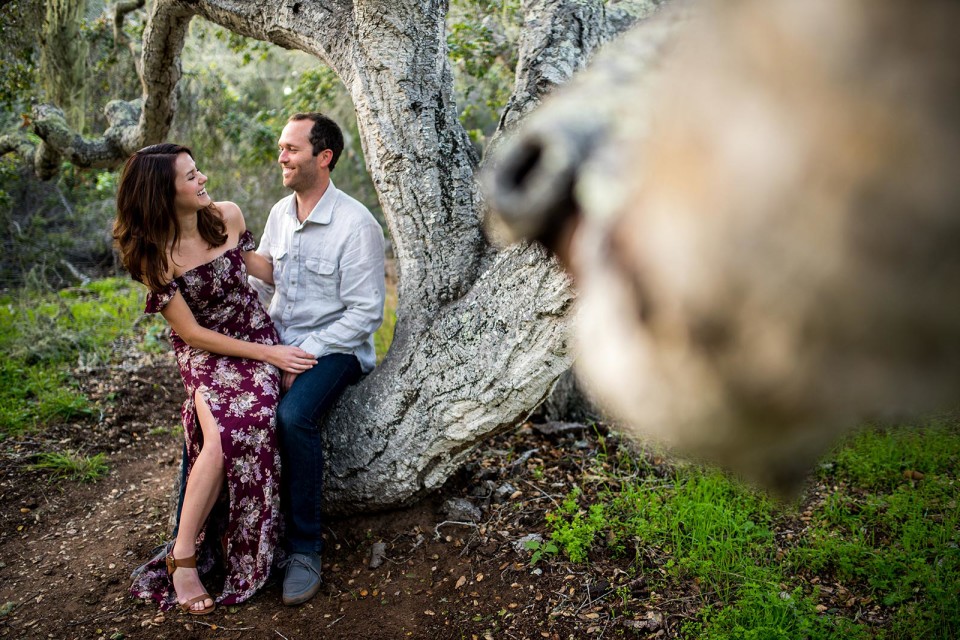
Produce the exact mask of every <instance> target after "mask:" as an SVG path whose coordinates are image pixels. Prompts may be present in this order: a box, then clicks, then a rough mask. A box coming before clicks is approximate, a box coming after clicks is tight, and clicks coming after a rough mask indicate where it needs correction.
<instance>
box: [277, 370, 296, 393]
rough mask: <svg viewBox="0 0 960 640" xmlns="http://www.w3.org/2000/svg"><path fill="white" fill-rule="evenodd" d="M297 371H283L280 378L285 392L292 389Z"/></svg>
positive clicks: (281, 387) (281, 386)
mask: <svg viewBox="0 0 960 640" xmlns="http://www.w3.org/2000/svg"><path fill="white" fill-rule="evenodd" d="M298 375H299V374H297V373H287V372H286V371H284V372H283V375H282V376H281V378H280V389H281V390H283V391H284V392H287V391H290V387H292V386H293V381H294V380H296V379H297V376H298Z"/></svg>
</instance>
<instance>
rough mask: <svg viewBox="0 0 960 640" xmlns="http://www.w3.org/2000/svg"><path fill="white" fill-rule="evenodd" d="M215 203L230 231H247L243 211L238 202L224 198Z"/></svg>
mask: <svg viewBox="0 0 960 640" xmlns="http://www.w3.org/2000/svg"><path fill="white" fill-rule="evenodd" d="M214 205H215V206H216V207H217V210H218V211H219V212H220V215H221V216H222V217H223V223H224V224H225V225H227V230H228V231H229V232H231V233H233V232H239V233H243V232H244V231H246V229H247V226H246V223H245V222H244V220H243V212H242V211H241V210H240V207H239V206H237V204H236V203H234V202H230V201H229V200H224V201H223V202H215V203H214Z"/></svg>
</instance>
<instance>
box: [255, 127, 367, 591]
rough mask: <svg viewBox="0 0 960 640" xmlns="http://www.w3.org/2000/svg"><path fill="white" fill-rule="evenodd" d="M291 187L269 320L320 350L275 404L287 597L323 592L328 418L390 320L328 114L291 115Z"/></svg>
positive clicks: (273, 217)
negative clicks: (339, 178)
mask: <svg viewBox="0 0 960 640" xmlns="http://www.w3.org/2000/svg"><path fill="white" fill-rule="evenodd" d="M279 146H280V156H279V162H280V167H281V169H282V171H283V185H284V186H285V187H289V188H290V189H292V190H293V193H292V194H291V195H289V196H287V197H286V198H284V199H282V200H280V201H279V202H278V203H277V204H276V205H274V207H273V209H271V211H270V216H269V217H268V218H267V224H266V227H265V229H264V232H263V237H262V238H261V240H260V246H259V247H258V249H257V253H259V254H261V255H262V256H264V257H265V258H267V259H268V260H270V261H271V262H272V263H273V272H274V275H273V277H274V283H275V294H274V295H273V298H272V300H271V301H270V305H269V313H270V317H271V318H272V319H273V321H274V323H275V324H276V326H277V330H278V331H279V332H280V337H281V339H282V340H283V342H284V344H289V345H295V346H299V347H300V348H302V349H304V350H305V351H308V352H310V353H312V354H314V355H315V356H316V357H317V363H316V364H315V365H314V366H313V368H312V369H310V370H308V371H306V372H304V373H301V374H299V375H298V374H291V373H283V374H282V379H281V386H282V388H283V391H284V395H283V397H282V398H281V400H280V406H279V408H278V409H277V430H278V434H279V440H280V455H281V459H282V463H283V472H282V481H281V487H282V491H283V505H284V511H285V514H286V520H287V542H288V546H289V549H288V550H289V551H290V556H289V558H288V559H287V560H286V561H285V563H286V568H287V569H286V575H285V577H284V581H283V603H284V604H286V605H298V604H302V603H304V602H306V601H307V600H309V599H310V598H312V597H313V596H314V595H315V594H316V593H317V591H318V590H319V589H320V584H321V579H320V553H321V551H322V549H323V540H322V538H321V535H320V534H321V515H320V507H321V495H322V480H323V451H322V443H321V439H320V422H321V420H322V419H323V417H324V415H325V414H326V413H327V412H328V411H329V410H330V408H331V407H332V406H333V405H334V404H335V403H336V401H337V399H338V398H339V396H340V394H341V393H342V392H343V390H344V389H345V388H346V387H347V386H348V385H351V384H353V383H355V382H356V381H357V380H359V379H360V376H361V375H362V374H365V373H368V372H369V371H370V370H372V369H373V367H374V364H375V361H376V357H375V353H374V347H373V333H374V332H375V331H376V330H377V328H378V327H379V326H380V323H381V322H382V321H383V300H384V277H383V273H384V271H383V231H382V230H381V228H380V225H379V224H378V223H377V221H376V220H375V219H374V217H373V215H371V214H370V212H369V211H368V210H367V208H366V207H364V206H363V205H362V204H360V203H359V202H357V201H356V200H354V199H353V198H351V197H350V196H348V195H347V194H345V193H343V192H342V191H340V190H338V189H337V188H336V187H335V186H334V184H333V182H332V181H331V180H330V172H331V171H333V169H334V167H335V166H336V164H337V160H338V159H339V158H340V153H341V152H342V151H343V134H342V133H341V131H340V128H339V127H338V126H337V124H336V123H335V122H334V121H333V120H331V119H330V118H328V117H326V116H324V115H322V114H320V113H298V114H295V115H293V116H291V117H290V120H289V121H288V122H287V125H286V126H285V127H284V128H283V132H282V133H281V134H280V142H279Z"/></svg>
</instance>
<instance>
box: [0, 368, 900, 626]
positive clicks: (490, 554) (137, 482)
mask: <svg viewBox="0 0 960 640" xmlns="http://www.w3.org/2000/svg"><path fill="white" fill-rule="evenodd" d="M83 385H84V391H85V392H86V393H87V395H88V396H89V397H90V398H91V399H92V400H93V401H94V402H95V403H96V404H97V405H98V407H99V408H100V415H97V416H93V417H92V418H91V419H90V420H88V421H86V422H84V423H82V424H67V425H60V426H56V427H53V428H51V429H49V430H47V431H45V432H44V433H43V434H41V435H36V434H34V435H31V436H26V437H22V438H19V439H16V440H7V441H5V442H4V447H3V454H2V459H0V465H2V468H0V505H2V510H0V638H56V639H70V638H83V639H103V640H120V639H122V638H174V639H178V638H237V639H244V640H246V639H259V638H264V639H265V638H282V639H288V640H293V639H304V638H373V639H379V638H385V639H391V638H430V639H434V638H468V639H474V638H476V639H480V638H484V639H490V638H548V639H550V640H561V639H566V638H584V637H591V638H603V637H611V636H613V637H630V638H672V637H677V634H678V631H679V629H680V625H681V624H682V623H683V622H684V621H686V620H692V619H694V618H695V615H696V612H697V610H698V608H699V607H700V606H702V602H703V600H704V598H703V596H702V595H701V594H700V592H699V589H698V586H697V585H696V584H694V583H692V582H691V583H690V584H689V585H686V586H684V587H683V591H679V592H667V593H663V592H662V589H663V588H662V587H658V590H657V591H654V590H653V589H652V588H651V587H650V586H649V585H648V580H650V579H651V577H653V578H655V577H656V575H657V572H663V568H662V567H663V564H664V562H665V561H666V558H663V557H657V552H656V550H641V549H638V550H637V553H636V554H635V555H636V557H635V558H634V557H631V558H629V559H627V560H623V561H622V562H618V561H613V560H611V559H610V558H609V557H608V556H606V555H600V554H597V557H594V555H593V554H591V562H589V563H585V564H578V565H574V564H571V563H569V562H566V561H564V560H562V559H560V558H558V557H551V558H549V559H548V560H543V561H541V562H539V563H537V564H531V562H530V556H531V552H530V550H529V549H527V548H526V547H525V546H524V544H523V540H524V539H525V538H526V537H527V536H531V535H533V536H536V535H540V536H543V537H546V536H547V532H546V525H545V512H546V511H548V510H550V509H553V508H555V507H556V505H557V504H558V502H559V501H561V500H562V499H563V497H564V496H565V495H567V494H568V493H569V492H570V491H571V490H572V489H573V488H574V486H576V485H578V484H579V485H582V486H584V487H585V489H584V490H585V491H589V490H590V488H589V486H590V483H589V481H587V482H584V479H585V477H588V476H585V473H586V470H589V468H590V461H591V458H593V457H594V456H596V454H597V451H598V447H599V441H598V438H597V433H596V432H595V431H594V430H593V429H588V428H586V427H584V426H583V425H575V424H573V425H571V424H558V423H550V424H546V425H537V424H533V425H531V424H527V425H524V426H522V427H520V428H519V429H517V430H515V431H513V432H511V433H508V434H504V435H501V436H498V437H496V438H493V439H492V440H490V441H489V442H488V443H486V444H485V445H484V446H483V447H481V448H480V449H478V450H477V451H476V452H475V454H474V455H473V456H472V458H471V460H470V461H469V462H468V463H467V464H466V465H465V466H464V467H463V468H462V470H461V471H460V472H459V473H458V474H457V475H456V476H455V477H453V478H451V479H450V481H449V482H448V483H447V485H446V486H445V487H444V488H443V490H442V491H440V492H438V493H436V494H435V495H432V496H430V497H428V498H426V499H424V500H422V501H421V502H419V503H418V504H416V505H414V506H412V507H409V508H406V509H403V510H398V511H394V512H391V513H381V514H375V515H368V516H362V517H351V518H345V519H333V520H331V521H330V522H329V528H328V531H327V551H326V552H325V555H324V576H325V580H326V585H325V587H324V590H323V591H322V592H321V593H320V594H319V595H318V596H317V597H316V598H314V599H313V600H312V601H311V602H309V603H307V604H306V605H304V606H301V607H298V608H290V607H284V606H283V605H282V604H281V602H280V586H279V582H278V581H277V580H276V579H274V580H273V581H272V582H271V583H269V584H268V586H267V587H266V588H264V589H263V590H262V591H261V592H260V593H259V594H258V595H257V596H255V597H254V598H253V599H251V600H250V601H248V602H247V603H244V604H243V605H240V606H237V607H229V608H226V607H221V608H218V609H217V611H216V612H214V613H213V614H212V615H209V616H205V617H202V618H198V617H193V616H188V615H186V614H183V613H180V612H179V611H173V612H167V613H161V612H160V611H158V610H157V608H156V607H155V606H154V605H153V604H151V603H147V602H143V601H139V600H134V599H133V598H132V597H131V596H129V595H128V593H127V589H128V587H129V583H130V578H129V576H130V572H131V571H132V570H133V569H134V568H135V567H136V566H138V565H139V564H141V563H142V562H144V561H145V560H146V559H147V558H148V557H150V555H151V554H152V551H153V550H154V549H155V547H156V546H157V545H159V544H160V543H161V542H162V541H164V539H165V537H166V533H167V531H168V528H169V522H168V515H169V513H170V509H171V502H170V495H171V492H172V487H173V482H174V478H175V476H176V474H177V472H178V463H179V456H180V444H179V442H180V440H179V438H180V436H179V435H178V434H177V433H175V432H174V430H173V427H174V425H176V424H177V423H178V420H179V414H178V411H179V404H180V402H181V400H182V395H183V387H182V384H181V382H180V379H179V375H178V373H177V370H176V365H175V363H174V360H173V357H172V355H171V354H169V353H168V354H159V355H153V356H142V355H141V356H139V361H138V362H136V363H135V364H131V365H128V366H127V368H112V369H102V370H99V371H95V372H92V373H89V374H87V375H86V376H85V378H84V383H83ZM615 444H616V436H615V435H614V434H607V438H606V446H607V447H611V446H615ZM64 450H74V451H79V452H81V453H83V454H84V455H92V454H94V453H98V452H105V453H107V455H108V457H109V463H110V473H109V475H107V476H106V477H105V478H102V479H101V480H99V481H98V482H95V483H89V484H83V483H78V482H70V481H58V482H50V481H49V480H48V478H46V477H45V476H44V475H42V474H41V473H40V472H37V471H32V470H30V469H29V468H28V464H29V462H30V461H31V460H33V459H34V458H33V456H34V454H35V453H37V452H40V451H64ZM638 455H649V456H651V457H650V458H649V459H648V461H647V463H648V464H647V468H648V469H652V470H653V471H652V473H654V474H657V475H660V474H661V473H662V474H663V476H664V477H666V476H667V474H669V466H668V465H667V464H666V463H662V462H661V461H660V460H659V459H657V458H656V457H653V456H652V454H638ZM661 464H662V465H663V466H662V467H661V466H659V465H661ZM819 495H820V494H819V491H818V490H817V489H816V488H813V489H812V490H811V491H810V498H809V500H810V501H811V502H815V501H817V500H819V499H820V498H819ZM452 499H453V500H459V501H460V503H459V504H457V505H451V504H450V503H449V502H448V501H449V500H452ZM451 508H453V509H454V510H452V511H451ZM458 510H459V511H458ZM791 518H792V519H791ZM802 519H803V517H802V511H801V512H800V513H798V515H797V516H792V517H785V518H784V519H783V520H782V521H781V522H780V523H778V525H777V534H776V535H777V537H778V540H783V541H784V544H787V542H786V540H787V539H789V538H791V537H792V533H791V532H792V531H793V532H796V531H799V530H800V529H802V527H803V526H804V523H803V522H802ZM380 545H382V548H383V549H384V550H385V557H384V559H383V561H382V564H380V565H379V566H377V567H376V568H371V554H372V551H373V550H374V548H375V546H380ZM636 561H639V562H640V563H641V565H642V567H641V569H642V570H641V571H640V572H639V573H638V576H637V577H635V578H634V577H628V576H627V574H626V573H625V571H624V569H626V567H627V565H628V564H629V563H630V562H636ZM816 579H817V578H814V580H816ZM651 581H652V580H651ZM661 584H662V583H661ZM824 586H826V585H824ZM208 587H211V591H213V592H215V585H208ZM831 592H832V591H831V589H829V588H827V589H825V590H824V593H825V594H829V593H831ZM840 595H842V596H844V597H846V596H847V595H849V594H844V593H843V592H842V591H840ZM823 597H824V598H825V599H824V600H823V607H824V609H826V608H827V607H833V606H840V605H838V604H837V603H833V602H831V601H830V600H829V598H830V597H831V596H827V595H825V596H823ZM838 597H839V596H838ZM625 599H626V600H625ZM883 615H884V612H883V611H882V610H880V609H879V608H878V607H875V606H866V607H864V609H863V610H862V611H861V612H860V613H858V616H860V617H861V619H868V620H871V621H872V622H873V623H875V624H881V625H882V624H883Z"/></svg>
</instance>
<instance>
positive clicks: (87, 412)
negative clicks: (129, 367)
mask: <svg viewBox="0 0 960 640" xmlns="http://www.w3.org/2000/svg"><path fill="white" fill-rule="evenodd" d="M28 281H29V279H28ZM143 296H144V292H143V289H142V287H137V286H135V285H134V284H133V283H132V282H130V281H129V280H124V279H120V278H109V279H105V280H98V281H95V282H91V283H89V284H87V285H84V286H82V287H74V288H70V289H64V290H62V291H58V292H54V291H50V290H48V289H45V288H44V287H43V286H42V285H38V284H35V283H34V284H33V285H30V286H27V287H25V288H24V289H23V290H21V291H19V292H17V293H15V294H13V295H10V296H5V297H3V298H2V299H0V350H2V351H3V352H4V354H5V358H4V360H3V361H2V363H0V439H3V438H7V437H10V436H16V435H19V434H22V433H26V432H33V431H36V430H39V429H42V428H43V427H44V426H46V425H49V424H53V423H55V422H69V421H73V420H78V419H84V418H85V417H88V416H91V415H93V414H94V413H95V408H94V407H93V406H92V405H91V403H90V401H89V400H88V399H87V398H86V397H85V396H84V395H83V394H82V393H81V392H80V390H79V388H78V385H77V383H76V380H75V379H74V378H73V375H72V373H71V372H72V371H73V369H74V368H75V367H76V366H77V365H78V364H79V365H86V366H93V365H96V364H99V363H103V362H107V361H109V360H110V358H111V351H112V346H113V344H114V341H115V340H116V339H117V338H119V337H121V336H129V335H132V334H133V326H134V323H135V322H136V321H137V319H138V318H139V317H140V316H141V312H142V309H143ZM147 324H149V323H147Z"/></svg>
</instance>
